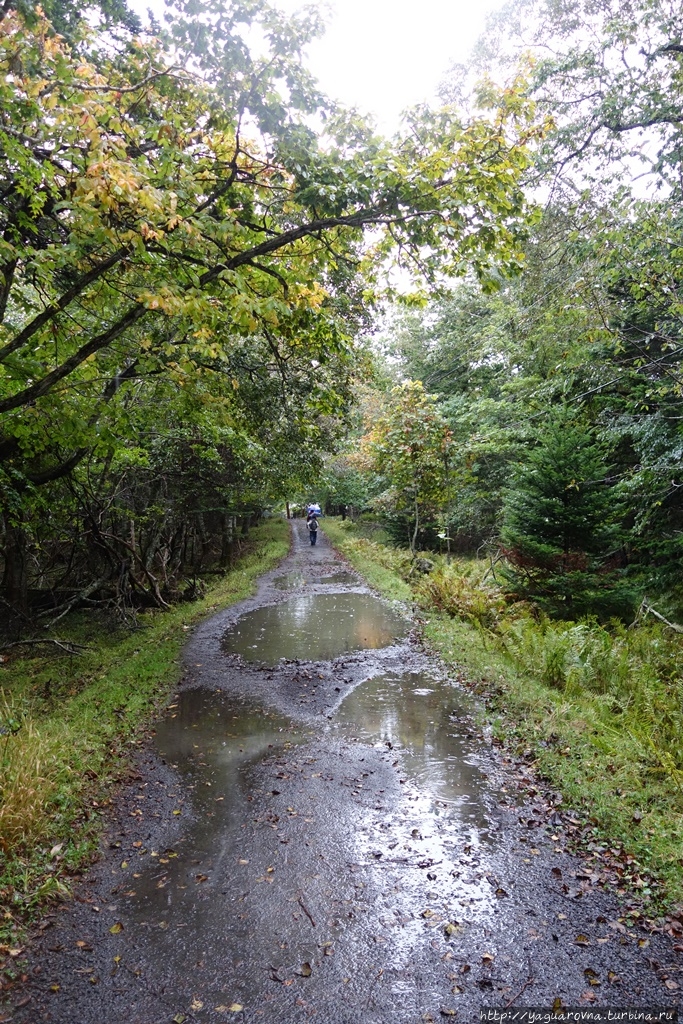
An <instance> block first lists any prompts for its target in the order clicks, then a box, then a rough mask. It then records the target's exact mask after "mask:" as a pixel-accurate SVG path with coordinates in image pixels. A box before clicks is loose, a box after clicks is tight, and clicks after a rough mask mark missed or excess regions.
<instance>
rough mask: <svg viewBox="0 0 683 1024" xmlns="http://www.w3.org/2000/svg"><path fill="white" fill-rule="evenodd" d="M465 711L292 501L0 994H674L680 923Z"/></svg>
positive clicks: (138, 1018) (161, 997)
mask: <svg viewBox="0 0 683 1024" xmlns="http://www.w3.org/2000/svg"><path fill="white" fill-rule="evenodd" d="M323 530H324V521H323ZM283 581H284V582H283ZM477 711H478V709H477V706H476V704H475V703H474V702H473V700H472V698H471V697H470V696H469V695H468V694H467V693H466V692H465V690H464V689H462V688H461V687H460V686H459V685H458V684H457V683H456V682H455V681H454V680H453V679H451V678H449V677H448V676H447V675H446V674H445V672H444V671H443V669H442V668H441V667H440V666H439V665H438V664H437V663H436V662H435V661H434V660H433V659H431V658H430V657H429V656H428V655H427V654H426V653H425V652H424V651H423V650H422V649H421V647H420V646H419V644H418V643H417V642H416V638H415V637H414V635H412V633H411V628H410V622H409V621H408V620H407V619H406V618H405V616H404V614H403V613H402V610H401V609H400V608H399V607H398V606H396V607H391V606H390V605H388V604H386V603H384V602H381V601H379V600H378V599H377V598H376V597H375V596H374V595H373V594H371V593H370V591H369V590H368V589H367V588H366V587H365V586H364V585H363V584H362V582H361V581H360V580H359V578H358V577H357V576H356V574H355V573H353V572H351V571H350V570H349V567H348V566H346V565H345V564H344V563H343V562H342V560H341V559H340V558H339V556H337V555H336V554H335V552H334V551H333V549H331V547H330V546H329V545H328V544H327V542H326V540H325V537H324V533H323V534H322V536H320V537H319V541H318V545H316V547H314V548H310V546H309V545H308V544H307V541H306V538H305V537H304V527H303V524H301V523H298V524H294V546H293V550H292V553H291V554H290V556H289V558H288V559H287V560H286V562H285V563H284V564H283V565H282V566H281V567H280V569H278V570H276V571H275V572H273V573H271V574H269V575H268V576H266V577H264V578H263V579H262V581H261V585H260V587H259V592H258V594H257V595H256V596H255V597H254V598H253V599H250V600H249V601H246V602H243V603H242V604H241V605H240V606H238V607H235V608H232V609H228V610H227V611H225V612H222V613H220V614H219V615H216V616H214V617H213V618H212V619H211V620H209V621H207V622H205V623H204V624H203V625H202V626H200V628H199V629H198V630H197V631H196V633H195V634H194V636H193V637H192V639H191V641H190V643H189V645H188V648H187V652H186V665H185V678H184V681H183V685H182V687H181V690H180V691H179V693H178V694H177V697H176V698H175V699H174V700H173V701H172V705H171V707H169V709H168V711H167V712H166V714H165V715H164V717H163V718H162V720H161V721H160V722H159V723H158V725H157V727H156V730H155V735H154V737H153V739H152V742H151V745H150V747H149V748H148V749H146V750H145V751H144V753H143V754H142V755H141V757H140V761H139V773H138V776H137V777H136V778H135V780H134V781H133V782H132V784H131V785H130V786H129V787H127V788H126V790H125V791H123V792H122V793H121V794H120V796H119V799H118V802H117V808H116V815H115V817H114V818H113V820H112V823H111V829H110V834H109V836H108V842H107V843H106V844H105V846H104V847H103V850H102V857H101V859H100V861H99V863H98V865H96V867H95V868H94V869H93V871H92V872H91V873H90V875H89V877H88V878H87V879H85V880H84V882H83V883H82V885H81V886H80V887H79V890H78V893H77V899H76V900H75V901H74V902H73V903H71V904H68V905H66V906H65V907H64V908H63V909H61V910H58V911H56V912H55V913H54V914H53V915H51V916H50V917H48V918H47V919H46V921H45V922H43V929H42V930H41V931H40V933H39V934H37V935H36V937H35V941H34V945H33V948H32V950H31V954H30V959H29V981H28V982H27V984H26V985H25V986H24V988H23V989H21V990H17V989H15V990H13V998H14V999H15V1002H17V1001H21V1000H22V999H27V1000H28V1002H27V1003H26V1004H25V1005H23V1006H21V1007H17V1008H16V1009H14V1011H12V1009H11V1008H9V1007H8V1009H7V1010H6V1011H5V1013H6V1016H5V1017H4V1018H2V1017H0V1019H4V1020H12V1021H17V1022H21V1024H36V1022H38V1021H43V1020H44V1021H51V1022H56V1024H100V1022H102V1021H106V1022H107V1024H170V1022H172V1021H175V1022H183V1021H187V1022H188V1024H189V1022H194V1021H197V1022H206V1024H214V1022H218V1021H225V1020H236V1021H240V1022H242V1021H264V1022H278V1024H280V1022H283V1024H287V1022H292V1024H295V1022H297V1024H298V1022H302V1021H308V1020H318V1021H321V1022H325V1024H327V1022H330V1024H365V1022H367V1024H374V1022H378V1024H380V1022H381V1024H413V1022H415V1024H417V1022H425V1021H426V1022H429V1021H438V1020H443V1019H448V1017H449V1016H451V1017H452V1016H453V1015H455V1016H456V1019H457V1020H459V1021H475V1020H478V1019H479V1010H480V1008H481V1007H482V1006H492V1007H499V1008H502V1007H505V1006H507V1005H526V1006H536V1007H543V1006H546V1007H550V1006H552V1004H553V1003H554V1001H555V1000H556V999H560V1000H561V1001H562V1003H563V1004H564V1005H565V1006H583V1007H589V1006H591V1005H594V1006H603V1007H608V1006H614V1007H620V1006H621V1007H623V1006H632V1007H633V1006H648V1005H658V1006H666V1005H674V1004H676V1003H677V1001H678V999H679V994H678V993H679V990H678V988H674V987H673V986H677V985H678V979H680V973H679V972H680V957H679V955H678V953H677V952H676V951H675V950H674V949H673V946H672V943H671V941H670V940H669V939H668V937H666V936H664V935H658V934H654V935H651V936H649V937H648V938H647V939H646V938H644V933H643V932H642V931H635V930H634V929H633V928H630V927H629V926H628V925H625V924H624V923H623V922H621V921H620V920H619V917H620V915H621V911H620V908H619V904H618V903H617V900H616V898H615V897H614V896H613V895H611V894H610V893H609V892H608V891H606V890H604V889H603V888H602V886H601V884H600V882H599V881H598V880H597V876H596V875H595V872H593V873H591V871H590V870H589V869H588V868H587V867H586V866H585V865H584V864H583V862H582V861H581V860H579V859H577V858H575V857H572V856H570V855H569V854H568V853H566V852H565V849H564V847H565V831H564V826H563V821H562V816H561V815H560V814H559V813H558V811H557V810H556V809H555V808H553V807H552V806H549V805H548V804H547V802H545V801H543V800H542V799H541V797H540V793H539V791H538V789H537V788H535V786H534V780H533V777H532V776H531V773H530V772H529V771H527V770H524V769H522V768H520V766H518V765H514V764H511V763H504V762H503V760H502V758H501V757H500V755H499V754H498V753H497V751H496V750H495V749H493V748H492V747H491V745H490V743H489V742H488V740H487V737H486V736H485V735H482V732H481V729H480V728H478V726H477V724H476V722H477V721H478V715H477ZM112 929H113V930H112ZM577 939H578V940H579V941H577ZM17 991H19V995H17ZM238 1008H239V1009H238Z"/></svg>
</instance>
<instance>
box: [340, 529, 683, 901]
mask: <svg viewBox="0 0 683 1024" xmlns="http://www.w3.org/2000/svg"><path fill="white" fill-rule="evenodd" d="M325 530H326V532H327V533H328V535H329V536H330V538H331V540H332V541H333V542H334V543H335V544H337V546H338V547H339V548H340V550H341V551H342V552H343V553H344V554H345V555H346V556H347V557H348V558H349V559H350V561H351V562H352V563H353V564H354V565H355V566H356V568H358V569H359V570H360V571H361V572H362V573H363V574H364V576H365V577H366V579H368V581H369V582H370V583H371V584H372V585H373V586H375V587H376V588H377V589H378V590H379V591H380V592H381V593H383V594H385V595H386V596H389V597H399V598H400V599H402V600H404V601H405V600H408V601H412V602H413V603H414V604H415V605H416V606H418V607H419V608H420V609H422V614H423V616H424V633H425V636H426V638H427V640H428V641H429V642H430V643H431V644H432V645H433V647H434V648H435V649H436V650H437V651H438V652H439V654H440V655H441V657H442V658H443V659H444V660H445V661H446V662H447V663H451V664H453V665H454V666H458V667H460V668H461V669H462V670H464V674H465V677H466V679H467V680H468V681H469V683H470V685H471V686H473V688H474V689H475V690H477V691H478V692H480V693H481V694H482V695H483V696H484V697H485V699H486V702H487V706H488V709H489V714H490V716H491V720H492V726H493V731H494V735H495V736H497V737H498V738H499V739H500V740H501V741H502V742H504V743H505V744H506V745H507V746H508V747H509V748H511V749H512V750H513V751H514V752H518V753H520V754H521V753H525V754H526V756H527V758H533V760H534V761H535V763H536V767H537V770H538V771H539V773H540V775H541V776H542V777H544V778H546V779H547V780H548V782H549V783H550V784H551V785H552V787H553V788H554V789H556V790H559V791H560V792H562V794H563V796H564V799H565V802H566V804H567V805H568V806H571V807H573V808H575V809H576V810H578V811H580V812H581V814H582V816H583V820H585V821H587V822H588V823H589V825H591V826H592V827H593V829H594V832H595V834H596V835H598V836H600V837H602V838H603V839H605V840H607V841H608V842H609V843H610V844H611V845H621V846H623V848H624V849H625V850H626V851H627V852H629V853H630V854H632V855H633V856H634V857H635V858H636V859H637V861H638V863H639V864H640V865H641V869H642V874H643V875H648V874H649V875H652V876H654V877H655V878H656V879H657V881H658V883H659V885H658V886H656V887H654V888H653V889H652V890H651V889H650V884H649V883H648V881H647V878H643V877H641V878H640V880H639V881H638V882H637V884H638V885H639V886H640V888H641V891H642V892H643V895H644V897H645V898H646V899H647V898H650V899H652V900H653V901H655V900H656V901H657V902H658V904H659V906H660V907H661V906H664V905H667V904H668V905H671V904H674V903H679V902H680V901H681V900H683V638H682V637H681V636H679V635H677V634H676V633H674V632H673V631H672V630H670V629H668V628H667V627H666V626H664V625H662V624H660V623H656V622H643V621H641V622H640V623H639V624H638V625H636V626H634V627H633V628H629V627H627V626H625V625H624V624H623V623H621V622H617V621H614V622H611V623H608V624H607V625H602V624H600V623H598V622H597V621H595V620H592V619H584V620H581V621H578V622H574V621H563V620H559V621H558V620H551V619H549V618H547V617H546V616H544V615H543V614H542V613H540V612H539V611H538V609H536V608H534V607H533V606H531V605H529V604H526V603H515V604H508V603H507V602H506V599H505V597H504V595H503V594H502V591H500V590H499V588H498V586H497V584H496V582H495V580H494V579H493V578H492V576H491V573H490V567H489V564H488V562H486V561H483V560H479V561H478V560H475V559H469V560H468V559H455V560H453V561H452V562H451V563H450V564H447V563H446V561H445V559H443V558H441V557H439V556H430V557H433V560H434V563H435V564H434V569H433V571H432V572H431V573H430V574H428V575H425V576H416V575H415V573H414V571H412V574H411V561H410V556H409V554H408V553H407V552H405V551H400V550H397V549H394V548H389V547H385V546H384V545H382V544H376V543H373V542H372V541H370V540H368V539H366V538H362V537H360V538H359V537H357V536H356V535H355V533H354V528H353V525H350V526H346V524H345V528H342V527H341V524H339V523H338V522H335V521H330V520H328V521H326V525H325Z"/></svg>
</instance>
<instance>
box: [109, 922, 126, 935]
mask: <svg viewBox="0 0 683 1024" xmlns="http://www.w3.org/2000/svg"><path fill="white" fill-rule="evenodd" d="M109 931H110V932H111V933H112V935H118V934H119V932H122V931H123V925H122V924H121V922H120V921H117V922H116V923H115V924H113V925H112V926H111V928H110V929H109Z"/></svg>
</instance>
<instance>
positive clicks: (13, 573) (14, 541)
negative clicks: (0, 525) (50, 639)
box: [2, 516, 28, 618]
mask: <svg viewBox="0 0 683 1024" xmlns="http://www.w3.org/2000/svg"><path fill="white" fill-rule="evenodd" d="M2 591H3V595H4V598H5V600H6V601H7V603H8V604H10V605H11V606H12V608H13V609H14V610H15V611H16V612H17V614H18V615H20V616H22V617H23V618H25V617H26V616H27V615H28V577H27V573H26V532H25V530H24V527H23V525H22V524H21V523H12V522H10V520H9V518H8V516H5V571H4V574H3V578H2Z"/></svg>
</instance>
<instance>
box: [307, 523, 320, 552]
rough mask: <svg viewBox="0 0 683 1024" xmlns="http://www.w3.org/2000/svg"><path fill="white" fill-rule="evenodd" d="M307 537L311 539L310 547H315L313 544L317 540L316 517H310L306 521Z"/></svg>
mask: <svg viewBox="0 0 683 1024" xmlns="http://www.w3.org/2000/svg"><path fill="white" fill-rule="evenodd" d="M308 536H309V537H310V538H311V547H315V542H316V540H317V539H318V519H317V516H314V515H313V516H311V517H310V518H309V520H308Z"/></svg>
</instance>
